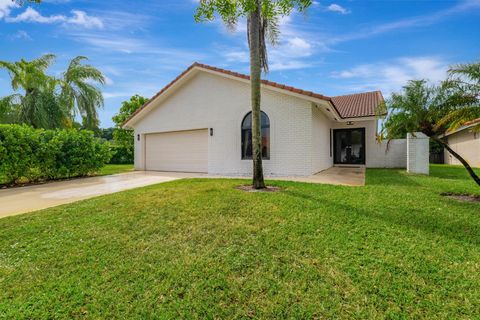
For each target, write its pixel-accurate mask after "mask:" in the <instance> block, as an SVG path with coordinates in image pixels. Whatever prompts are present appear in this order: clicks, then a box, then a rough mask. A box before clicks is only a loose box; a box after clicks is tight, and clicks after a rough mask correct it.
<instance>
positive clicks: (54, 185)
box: [0, 171, 202, 218]
mask: <svg viewBox="0 0 480 320" xmlns="http://www.w3.org/2000/svg"><path fill="white" fill-rule="evenodd" d="M201 176H202V175H201V174H190V173H177V172H144V171H135V172H129V173H121V174H115V175H111V176H103V177H92V178H84V179H74V180H68V181H58V182H50V183H46V184H41V185H35V186H28V187H19V188H11V189H4V190H0V218H3V217H7V216H12V215H16V214H21V213H25V212H30V211H36V210H40V209H45V208H49V207H54V206H58V205H61V204H65V203H71V202H75V201H78V200H83V199H88V198H92V197H96V196H100V195H103V194H109V193H114V192H118V191H122V190H128V189H133V188H138V187H143V186H147V185H151V184H156V183H161V182H167V181H172V180H177V179H182V178H193V177H201Z"/></svg>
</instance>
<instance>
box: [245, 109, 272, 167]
mask: <svg viewBox="0 0 480 320" xmlns="http://www.w3.org/2000/svg"><path fill="white" fill-rule="evenodd" d="M260 119H261V134H262V158H263V159H269V158H270V119H268V116H267V115H266V114H265V113H264V112H263V111H262V112H261V117H260ZM251 158H252V113H251V112H249V113H248V114H247V115H246V116H245V118H244V119H243V121H242V159H251Z"/></svg>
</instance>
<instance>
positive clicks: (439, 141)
mask: <svg viewBox="0 0 480 320" xmlns="http://www.w3.org/2000/svg"><path fill="white" fill-rule="evenodd" d="M431 138H432V139H433V140H435V141H436V142H438V143H440V144H441V145H442V146H443V147H444V148H445V149H447V150H448V152H450V153H451V154H452V156H454V157H455V158H457V160H458V161H460V162H461V163H462V164H463V166H464V167H465V169H467V171H468V173H469V174H470V176H471V177H472V179H473V180H474V181H475V182H476V183H477V184H478V185H479V186H480V177H478V176H477V174H476V173H475V171H473V169H472V167H470V165H469V164H468V162H467V161H466V160H465V159H463V158H462V157H461V156H460V155H459V154H458V153H456V152H455V151H453V150H452V148H450V146H449V145H448V144H447V143H446V142H445V141H443V140H442V139H439V138H437V137H434V136H432V137H431Z"/></svg>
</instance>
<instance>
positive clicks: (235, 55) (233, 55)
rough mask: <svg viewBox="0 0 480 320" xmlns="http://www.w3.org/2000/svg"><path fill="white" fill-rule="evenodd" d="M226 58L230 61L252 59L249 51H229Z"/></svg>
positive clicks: (243, 61) (225, 55)
mask: <svg viewBox="0 0 480 320" xmlns="http://www.w3.org/2000/svg"><path fill="white" fill-rule="evenodd" d="M224 57H225V59H227V61H228V62H242V63H245V62H248V61H250V57H249V54H248V51H240V50H239V51H229V52H226V53H225V54H224Z"/></svg>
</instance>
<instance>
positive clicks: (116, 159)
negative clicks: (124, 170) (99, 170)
mask: <svg viewBox="0 0 480 320" xmlns="http://www.w3.org/2000/svg"><path fill="white" fill-rule="evenodd" d="M110 150H111V151H112V158H111V159H110V164H131V163H133V150H132V148H130V147H129V146H124V145H116V144H112V145H111V149H110Z"/></svg>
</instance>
